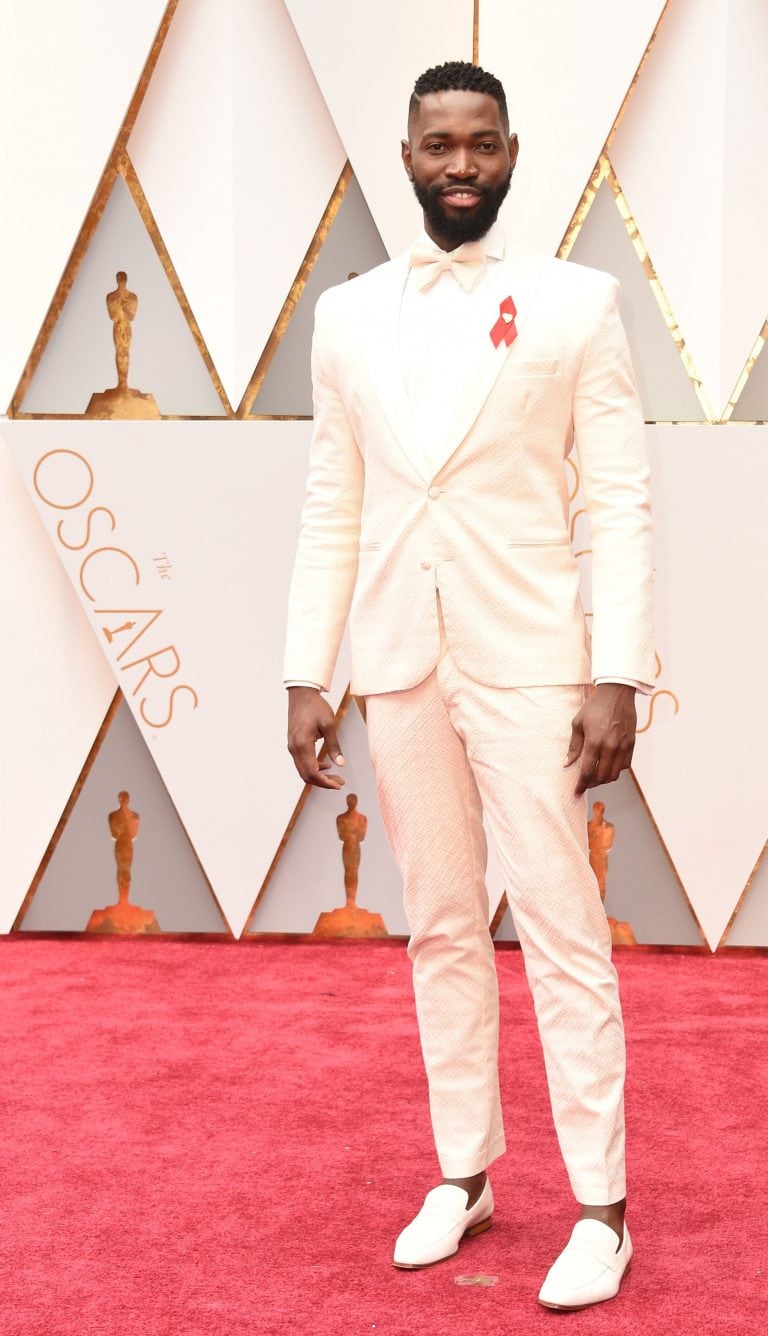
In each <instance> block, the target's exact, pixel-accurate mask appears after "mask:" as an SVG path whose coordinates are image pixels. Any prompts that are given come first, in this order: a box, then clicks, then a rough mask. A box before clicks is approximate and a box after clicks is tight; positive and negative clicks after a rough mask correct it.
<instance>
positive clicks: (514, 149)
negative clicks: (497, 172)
mask: <svg viewBox="0 0 768 1336" xmlns="http://www.w3.org/2000/svg"><path fill="white" fill-rule="evenodd" d="M519 152H520V143H519V140H518V138H517V135H516V134H512V135H510V136H509V165H510V167H511V168H512V170H513V171H514V169H515V163H516V162H517V155H518V153H519Z"/></svg>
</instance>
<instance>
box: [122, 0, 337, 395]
mask: <svg viewBox="0 0 768 1336" xmlns="http://www.w3.org/2000/svg"><path fill="white" fill-rule="evenodd" d="M345 58H346V53H345ZM129 152H130V155H131V158H132V160H133V162H134V165H135V167H136V171H137V173H138V176H139V180H140V181H141V184H142V186H143V188H144V191H145V193H146V195H147V198H148V200H149V204H150V207H151V208H152V211H153V213H154V215H155V218H156V219H157V224H158V226H159V228H160V232H161V234H162V236H163V239H164V241H165V244H166V246H167V247H168V250H169V252H170V255H171V259H172V260H173V263H174V265H175V267H176V271H177V273H178V275H179V278H180V280H181V284H182V287H183V288H184V291H185V293H186V295H187V298H188V300H189V303H190V306H191V307H192V310H193V312H194V314H195V318H196V319H197V321H198V324H199V325H200V329H201V331H202V334H203V338H204V339H205V341H206V343H207V346H208V349H209V351H210V353H211V356H212V358H213V361H214V364H215V366H216V369H217V371H218V372H219V375H220V376H221V380H222V382H223V385H224V388H225V390H226V392H227V394H228V396H229V398H230V401H231V402H232V405H233V406H234V407H237V404H238V403H239V401H240V399H241V397H242V394H243V391H244V390H245V387H246V385H247V383H248V381H249V380H250V377H251V374H252V372H253V369H254V367H255V365H256V363H257V361H258V359H259V356H260V354H261V351H262V349H263V347H264V344H265V343H266V341H267V338H268V337H269V334H270V333H271V330H272V326H273V325H274V322H275V320H276V319H277V316H278V315H279V313H280V309H281V307H282V305H283V302H284V301H285V298H286V296H287V295H288V291H289V289H290V287H291V284H292V282H293V280H294V278H295V276H296V272H297V270H298V268H299V265H300V264H301V261H302V259H303V258H304V254H305V252H306V250H307V248H308V246H309V244H310V242H311V240H312V237H313V236H314V233H315V230H316V228H317V225H318V223H319V221H320V218H321V217H322V214H323V211H324V209H325V207H326V205H327V203H328V200H329V198H330V196H331V192H332V191H333V187H334V185H335V183H336V181H337V179H338V177H339V174H340V172H341V169H342V167H343V165H344V150H343V148H342V146H341V143H340V141H339V138H338V136H337V134H336V131H335V130H334V127H333V123H332V121H331V119H330V116H329V115H328V111H327V110H326V107H325V104H324V102H323V99H322V97H321V95H320V92H319V90H318V88H317V85H316V83H315V80H314V78H313V77H312V71H311V70H310V68H309V65H308V64H307V61H306V58H305V56H304V53H303V51H302V49H301V45H300V43H299V41H298V38H297V37H296V33H295V32H294V29H293V26H292V24H291V21H290V19H289V18H288V15H287V14H286V12H285V7H284V5H283V0H259V3H258V4H254V3H253V0H184V3H183V4H181V5H180V6H179V10H178V13H177V15H176V18H175V19H174V22H173V24H172V26H171V31H170V34H169V37H168V40H167V42H166V44H165V46H164V48H163V52H162V55H161V57H160V60H159V62H158V67H157V71H156V73H155V76H154V78H153V80H152V83H151V85H150V88H149V91H148V93H147V97H146V99H145V102H144V105H143V107H142V110H141V113H140V115H139V118H138V120H137V122H136V127H135V129H134V131H133V134H132V135H131V138H130V142H129Z"/></svg>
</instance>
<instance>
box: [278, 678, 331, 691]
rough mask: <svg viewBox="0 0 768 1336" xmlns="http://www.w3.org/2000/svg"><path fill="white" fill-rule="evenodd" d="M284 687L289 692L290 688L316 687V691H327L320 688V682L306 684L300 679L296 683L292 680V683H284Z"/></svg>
mask: <svg viewBox="0 0 768 1336" xmlns="http://www.w3.org/2000/svg"><path fill="white" fill-rule="evenodd" d="M283 686H284V687H285V689H286V691H287V690H288V687H314V688H315V691H324V690H325V688H324V687H321V686H320V683H319V682H304V681H300V680H298V679H297V680H296V681H293V679H292V680H291V681H290V682H283Z"/></svg>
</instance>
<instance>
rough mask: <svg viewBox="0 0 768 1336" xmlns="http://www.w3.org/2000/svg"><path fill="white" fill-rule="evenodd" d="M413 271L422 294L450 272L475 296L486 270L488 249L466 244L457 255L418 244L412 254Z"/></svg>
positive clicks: (479, 242)
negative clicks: (473, 292)
mask: <svg viewBox="0 0 768 1336" xmlns="http://www.w3.org/2000/svg"><path fill="white" fill-rule="evenodd" d="M411 268H412V269H413V270H414V275H413V281H414V283H415V284H416V287H417V288H418V289H419V291H420V292H424V291H426V289H427V288H429V287H431V285H432V284H433V283H434V282H436V280H437V279H438V278H439V277H440V275H441V274H443V273H445V271H446V270H448V269H450V271H451V273H452V274H453V276H454V278H455V279H456V281H457V282H458V283H460V284H461V286H462V287H463V288H464V290H465V292H471V291H472V289H473V288H474V287H475V285H476V284H477V282H478V281H479V279H480V275H481V274H482V272H483V270H484V269H485V247H484V246H483V243H482V242H481V241H465V242H464V245H463V246H459V247H458V249H457V250H455V251H444V250H438V249H436V248H435V247H434V246H426V245H424V243H423V242H417V243H416V245H415V246H414V247H413V250H412V251H411Z"/></svg>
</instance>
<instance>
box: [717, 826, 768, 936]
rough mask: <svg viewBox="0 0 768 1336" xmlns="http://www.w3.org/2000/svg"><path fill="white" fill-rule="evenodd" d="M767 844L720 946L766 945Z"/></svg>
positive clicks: (767, 902) (767, 927)
mask: <svg viewBox="0 0 768 1336" xmlns="http://www.w3.org/2000/svg"><path fill="white" fill-rule="evenodd" d="M766 855H768V845H766V847H765V848H764V849H763V852H762V854H761V856H760V859H759V861H758V864H757V867H756V868H755V870H754V872H753V873H752V877H751V878H750V882H749V885H748V887H747V890H746V894H745V895H744V899H743V901H742V902H741V904H740V905H739V908H738V909H737V911H736V913H735V915H734V918H733V922H732V924H731V926H730V928H729V929H727V930H726V932H725V933H724V935H723V940H722V942H721V943H720V945H721V946H762V947H766V946H768V857H767V856H766Z"/></svg>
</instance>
